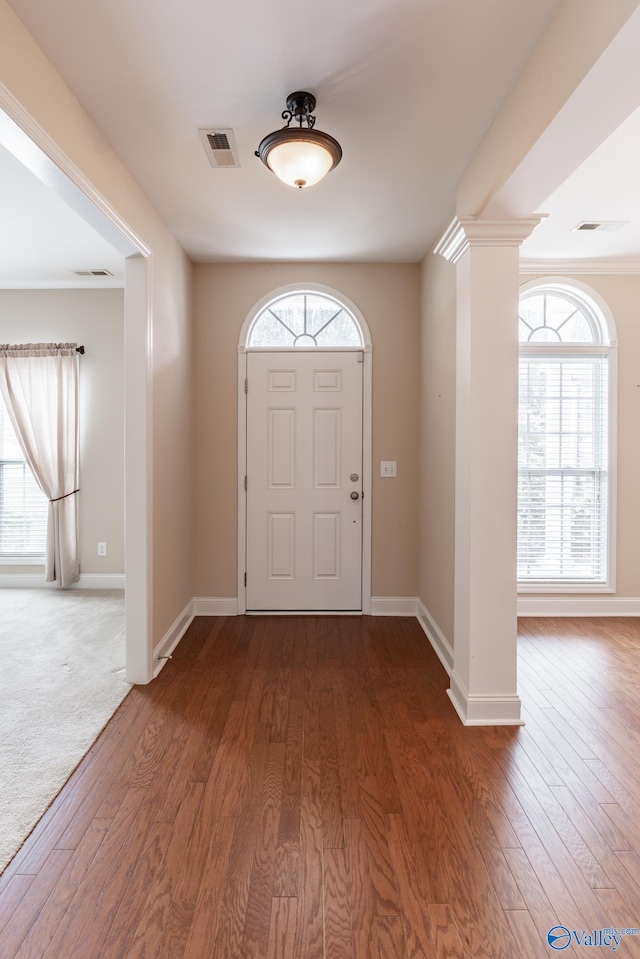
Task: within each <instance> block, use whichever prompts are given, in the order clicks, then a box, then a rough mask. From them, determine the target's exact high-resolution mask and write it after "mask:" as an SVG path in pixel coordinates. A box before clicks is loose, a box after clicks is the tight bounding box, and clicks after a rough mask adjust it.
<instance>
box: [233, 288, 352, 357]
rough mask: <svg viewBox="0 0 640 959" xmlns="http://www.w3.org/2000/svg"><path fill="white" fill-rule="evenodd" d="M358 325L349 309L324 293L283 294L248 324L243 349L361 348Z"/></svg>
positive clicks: (301, 292)
mask: <svg viewBox="0 0 640 959" xmlns="http://www.w3.org/2000/svg"><path fill="white" fill-rule="evenodd" d="M363 345H364V344H363V339H362V333H361V331H360V326H359V324H358V323H357V321H356V319H355V317H354V316H353V314H352V313H351V311H350V310H348V309H347V307H346V306H344V304H342V303H340V302H339V301H338V300H337V299H334V298H333V297H331V296H328V295H326V294H324V293H313V292H305V291H300V292H295V293H286V294H284V295H283V296H280V297H278V298H277V299H275V300H273V301H272V302H271V303H268V304H267V306H265V307H264V308H263V309H262V310H261V311H260V313H258V315H257V316H256V318H255V320H254V321H253V323H252V324H251V327H250V330H249V335H248V337H247V347H248V348H249V349H251V348H254V349H255V348H263V349H286V348H289V347H298V348H305V349H314V348H324V349H327V348H329V349H331V348H333V349H339V348H342V349H362V347H363Z"/></svg>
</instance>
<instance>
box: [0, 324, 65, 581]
mask: <svg viewBox="0 0 640 959" xmlns="http://www.w3.org/2000/svg"><path fill="white" fill-rule="evenodd" d="M0 392H2V397H3V399H4V402H5V405H6V407H7V411H8V413H9V417H10V419H11V422H12V424H13V428H14V429H15V432H16V436H17V437H18V441H19V443H20V446H21V447H22V450H23V452H24V456H25V459H26V461H27V463H28V464H29V466H30V467H31V469H32V471H33V475H34V476H35V478H36V480H37V481H38V484H39V486H40V488H41V489H42V491H43V492H44V494H45V495H46V497H47V499H48V500H49V516H48V523H47V552H46V563H45V580H46V582H47V583H53V582H55V583H57V584H58V586H70V585H71V584H72V583H75V582H77V581H78V579H79V576H80V564H79V558H78V354H77V352H76V344H75V343H27V344H23V345H19V346H0Z"/></svg>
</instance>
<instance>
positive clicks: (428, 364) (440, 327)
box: [418, 253, 456, 646]
mask: <svg viewBox="0 0 640 959" xmlns="http://www.w3.org/2000/svg"><path fill="white" fill-rule="evenodd" d="M421 284H422V306H421V313H422V315H421V325H420V379H421V381H420V434H419V435H420V510H419V516H420V525H419V533H420V541H419V550H420V553H419V555H420V561H419V580H418V596H419V598H420V599H421V600H422V602H423V604H424V605H425V607H426V608H427V610H428V612H429V615H430V616H431V617H432V619H433V620H434V621H435V622H436V624H437V626H438V627H439V629H440V630H441V632H442V633H443V635H444V636H445V638H446V639H447V640H448V642H449V644H450V645H451V646H453V607H454V546H455V539H454V534H455V525H454V506H455V428H456V422H455V416H456V268H455V266H453V265H452V264H450V263H448V262H447V261H446V260H445V259H444V258H443V257H441V256H435V255H434V254H432V253H430V254H427V256H426V257H425V259H424V261H423V263H422V271H421Z"/></svg>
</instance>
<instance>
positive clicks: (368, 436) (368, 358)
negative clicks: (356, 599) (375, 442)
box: [238, 283, 373, 615]
mask: <svg viewBox="0 0 640 959" xmlns="http://www.w3.org/2000/svg"><path fill="white" fill-rule="evenodd" d="M303 288H304V289H305V290H315V291H317V292H321V293H328V294H329V295H330V296H333V297H335V298H336V299H337V300H339V301H340V302H341V303H343V304H344V305H345V306H346V307H347V309H349V310H350V311H351V313H353V315H354V316H355V317H356V319H357V321H358V324H359V326H360V330H361V332H362V336H363V338H364V344H365V345H364V347H360V348H359V350H354V351H353V352H356V353H357V352H363V353H364V369H363V371H362V376H363V383H362V390H363V395H362V612H363V613H365V614H367V615H369V614H370V613H371V490H372V459H371V457H372V431H373V416H372V411H373V390H372V370H373V351H372V346H371V336H370V333H369V328H368V326H367V323H366V320H365V319H364V317H363V316H362V314H361V313H360V311H359V310H358V308H357V307H356V306H355V304H353V303H351V302H350V300H349V299H348V298H347V297H346V296H343V295H342V293H340V292H339V291H337V290H334V289H331V288H330V287H327V286H320V285H318V284H317V283H296V284H292V285H290V286H286V287H281V288H280V289H278V290H274V291H272V292H271V293H270V294H269V295H268V296H266V297H264V298H263V300H261V301H260V303H258V304H256V306H255V307H254V308H253V309H252V310H251V311H250V313H249V314H248V316H247V317H246V319H245V321H244V323H243V325H242V329H241V331H240V345H239V346H238V615H242V614H243V613H246V611H247V597H246V590H245V585H244V574H245V570H246V568H247V567H246V561H247V496H246V491H245V488H244V478H245V476H246V473H247V396H246V393H245V391H244V384H245V379H246V377H247V348H246V346H245V343H246V341H247V336H248V333H249V329H250V326H251V323H252V322H253V319H254V318H255V316H257V314H258V312H259V311H260V309H261V308H262V306H263V305H264V304H265V303H267V302H269V301H270V300H272V299H274V298H275V297H277V296H280V295H282V294H283V293H287V292H290V291H294V290H300V289H303ZM339 351H340V352H343V353H346V352H350V351H349V350H346V349H345V348H344V347H340V348H339ZM272 352H274V353H284V352H296V353H299V352H300V349H299V348H294V349H293V350H273V351H272ZM320 352H326V351H320Z"/></svg>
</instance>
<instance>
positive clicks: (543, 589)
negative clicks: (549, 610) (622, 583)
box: [518, 583, 616, 595]
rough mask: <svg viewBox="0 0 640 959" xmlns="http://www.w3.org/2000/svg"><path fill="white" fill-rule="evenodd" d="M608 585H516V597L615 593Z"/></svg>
mask: <svg viewBox="0 0 640 959" xmlns="http://www.w3.org/2000/svg"><path fill="white" fill-rule="evenodd" d="M615 591H616V588H615V586H612V585H611V584H610V583H535V584H534V583H518V595H529V594H531V593H539V594H543V595H544V594H547V593H568V594H572V593H615Z"/></svg>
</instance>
